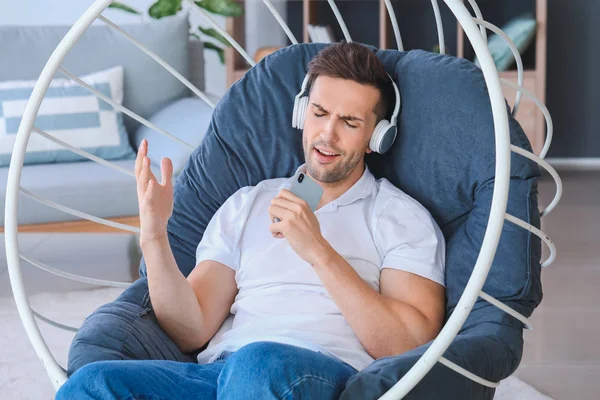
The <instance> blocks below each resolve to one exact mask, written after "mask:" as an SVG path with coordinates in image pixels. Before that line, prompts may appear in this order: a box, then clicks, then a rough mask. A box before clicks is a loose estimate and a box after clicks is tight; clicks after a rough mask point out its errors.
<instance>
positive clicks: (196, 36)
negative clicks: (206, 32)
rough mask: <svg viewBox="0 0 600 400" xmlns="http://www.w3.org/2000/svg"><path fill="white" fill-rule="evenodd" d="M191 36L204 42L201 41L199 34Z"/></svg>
mask: <svg viewBox="0 0 600 400" xmlns="http://www.w3.org/2000/svg"><path fill="white" fill-rule="evenodd" d="M190 36H192V37H195V38H196V39H198V40H202V39H200V35H198V34H197V33H194V32H191V33H190Z"/></svg>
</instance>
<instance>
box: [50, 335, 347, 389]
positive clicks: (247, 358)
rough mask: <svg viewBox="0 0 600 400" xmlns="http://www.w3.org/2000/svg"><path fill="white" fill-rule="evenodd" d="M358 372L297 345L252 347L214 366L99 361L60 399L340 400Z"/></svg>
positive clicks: (226, 355)
mask: <svg viewBox="0 0 600 400" xmlns="http://www.w3.org/2000/svg"><path fill="white" fill-rule="evenodd" d="M355 373H357V371H356V370H355V369H354V368H352V367H351V366H350V365H348V364H346V363H345V362H343V361H340V360H338V359H337V358H334V357H331V356H328V355H325V354H322V353H318V352H315V351H312V350H308V349H304V348H301V347H297V346H291V345H287V344H280V343H274V342H257V343H251V344H249V345H246V346H244V347H242V348H241V349H239V350H237V351H236V352H233V353H229V352H225V353H223V354H221V355H220V356H219V358H218V359H216V360H215V361H214V362H212V363H210V364H196V363H186V362H178V361H166V360H116V361H98V362H93V363H90V364H87V365H85V366H84V367H82V368H81V369H79V370H77V371H76V372H75V373H74V374H73V375H71V377H70V378H69V379H68V380H67V382H66V383H65V384H64V385H63V386H62V387H61V388H60V390H59V391H58V393H57V395H56V399H57V400H60V399H78V400H79V399H81V400H84V399H148V400H150V399H152V400H162V399H202V400H204V399H217V398H218V399H219V400H221V399H232V400H243V399H252V400H268V399H282V400H283V399H319V400H326V399H337V398H338V397H339V396H340V394H341V393H342V391H343V389H344V386H345V383H346V380H347V379H348V378H349V377H350V376H351V375H354V374H355Z"/></svg>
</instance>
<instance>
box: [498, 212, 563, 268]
mask: <svg viewBox="0 0 600 400" xmlns="http://www.w3.org/2000/svg"><path fill="white" fill-rule="evenodd" d="M505 218H506V220H507V221H509V222H512V223H513V224H515V225H518V226H520V227H521V228H523V229H526V230H528V231H529V232H531V233H533V234H534V235H535V236H537V237H539V238H540V239H542V240H543V241H544V242H545V243H546V245H548V248H549V249H550V256H549V257H548V259H547V260H546V261H544V262H543V263H542V268H546V267H547V266H549V265H550V264H552V263H553V262H554V260H555V259H556V246H554V243H553V242H552V239H550V238H549V237H548V236H547V235H546V234H545V233H544V232H542V231H541V230H539V229H538V228H536V227H535V226H533V225H531V224H528V223H527V222H525V221H523V220H522V219H519V218H517V217H515V216H513V215H510V214H508V213H507V214H506V216H505Z"/></svg>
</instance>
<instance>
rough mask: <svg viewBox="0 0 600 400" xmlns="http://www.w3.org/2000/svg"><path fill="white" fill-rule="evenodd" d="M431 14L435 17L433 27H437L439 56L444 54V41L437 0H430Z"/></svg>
mask: <svg viewBox="0 0 600 400" xmlns="http://www.w3.org/2000/svg"><path fill="white" fill-rule="evenodd" d="M431 5H432V6H433V14H434V15H435V25H436V26H437V32H438V40H439V42H440V54H446V40H445V39H444V24H443V23H442V14H441V13H440V5H439V4H438V1H437V0H431Z"/></svg>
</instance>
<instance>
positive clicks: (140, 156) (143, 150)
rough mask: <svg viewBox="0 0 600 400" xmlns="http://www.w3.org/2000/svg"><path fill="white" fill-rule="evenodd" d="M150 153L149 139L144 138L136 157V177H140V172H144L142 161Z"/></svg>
mask: <svg viewBox="0 0 600 400" xmlns="http://www.w3.org/2000/svg"><path fill="white" fill-rule="evenodd" d="M147 154H148V141H147V140H146V139H144V140H142V143H140V147H139V148H138V152H137V157H136V158H135V168H134V172H135V177H136V178H139V176H140V173H141V172H142V163H143V160H144V157H146V155H147Z"/></svg>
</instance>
